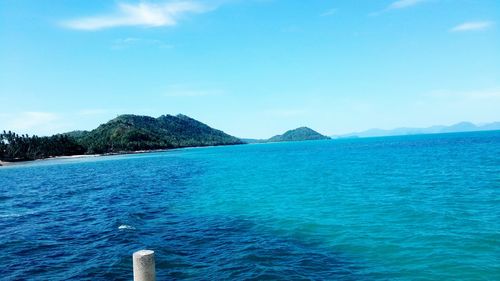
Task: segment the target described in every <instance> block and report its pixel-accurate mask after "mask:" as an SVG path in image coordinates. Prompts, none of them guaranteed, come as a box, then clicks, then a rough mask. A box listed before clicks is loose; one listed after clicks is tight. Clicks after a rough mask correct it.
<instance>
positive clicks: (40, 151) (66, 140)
mask: <svg viewBox="0 0 500 281" xmlns="http://www.w3.org/2000/svg"><path fill="white" fill-rule="evenodd" d="M322 139H329V138H328V137H327V136H324V135H321V134H320V133H318V132H316V131H314V130H312V129H310V128H307V127H300V128H297V129H294V130H290V131H287V132H285V133H284V134H282V135H277V136H274V137H272V138H270V139H267V140H253V139H244V140H241V139H239V138H236V137H233V136H230V135H228V134H226V133H224V132H223V131H220V130H216V129H214V128H211V127H209V126H208V125H206V124H204V123H202V122H200V121H197V120H195V119H193V118H190V117H188V116H186V115H182V114H179V115H175V116H174V115H162V116H160V117H158V118H154V117H149V116H139V115H131V114H126V115H120V116H118V117H116V118H114V119H112V120H110V121H108V122H107V123H104V124H102V125H100V126H99V127H97V128H96V129H94V130H91V131H72V132H68V133H64V134H57V135H53V136H50V137H38V136H28V135H18V134H16V133H14V132H11V131H8V132H5V131H4V132H3V133H2V134H0V161H6V162H13V161H27V160H35V159H43V158H49V157H57V156H70V155H82V154H116V153H128V152H134V151H149V150H158V149H172V148H182V147H196V146H216V145H234V144H244V143H255V142H282V141H306V140H322Z"/></svg>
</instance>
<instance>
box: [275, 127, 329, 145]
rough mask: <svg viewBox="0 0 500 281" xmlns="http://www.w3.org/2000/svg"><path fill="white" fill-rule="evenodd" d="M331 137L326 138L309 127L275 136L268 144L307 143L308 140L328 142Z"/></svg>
mask: <svg viewBox="0 0 500 281" xmlns="http://www.w3.org/2000/svg"><path fill="white" fill-rule="evenodd" d="M326 139H329V137H327V136H324V135H322V134H320V133H318V132H316V131H314V130H313V129H310V128H308V127H300V128H297V129H294V130H290V131H286V132H285V133H284V134H282V135H277V136H274V137H272V138H270V139H268V140H267V142H281V141H306V140H326Z"/></svg>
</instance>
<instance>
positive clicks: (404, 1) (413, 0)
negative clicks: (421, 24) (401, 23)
mask: <svg viewBox="0 0 500 281" xmlns="http://www.w3.org/2000/svg"><path fill="white" fill-rule="evenodd" d="M426 1H428V0H398V1H394V2H392V3H391V4H390V5H389V6H388V7H387V9H388V10H393V9H404V8H409V7H412V6H415V5H418V4H421V3H423V2H426Z"/></svg>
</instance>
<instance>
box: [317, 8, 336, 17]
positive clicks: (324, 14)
mask: <svg viewBox="0 0 500 281" xmlns="http://www.w3.org/2000/svg"><path fill="white" fill-rule="evenodd" d="M335 13H337V9H330V10H326V11H325V12H323V13H322V14H321V15H320V16H321V17H329V16H333V15H334V14H335Z"/></svg>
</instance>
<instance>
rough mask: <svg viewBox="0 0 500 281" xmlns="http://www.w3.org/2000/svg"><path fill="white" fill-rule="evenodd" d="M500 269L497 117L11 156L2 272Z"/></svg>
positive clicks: (169, 275) (446, 272)
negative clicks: (469, 123)
mask: <svg viewBox="0 0 500 281" xmlns="http://www.w3.org/2000/svg"><path fill="white" fill-rule="evenodd" d="M141 249H149V250H154V251H155V257H156V272H157V280H500V131H491V132H476V133H455V134H439V135H415V136H402V137H381V138H359V139H337V140H323V141H305V142H286V143H267V144H249V145H236V146H219V147H205V148H189V149H178V150H171V151H165V152H157V153H144V154H134V155H119V156H105V157H92V158H80V159H64V160H46V161H34V162H31V163H27V164H22V165H14V166H9V167H0V280H132V278H133V277H132V276H133V273H132V254H133V252H135V251H137V250H141Z"/></svg>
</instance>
